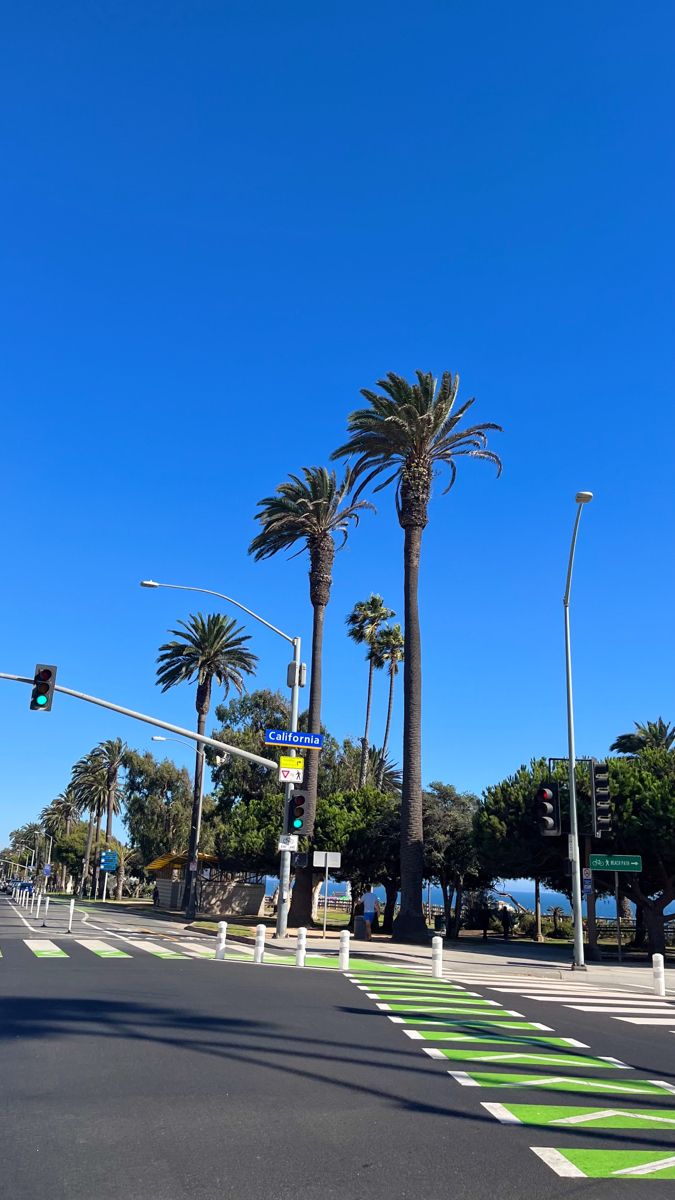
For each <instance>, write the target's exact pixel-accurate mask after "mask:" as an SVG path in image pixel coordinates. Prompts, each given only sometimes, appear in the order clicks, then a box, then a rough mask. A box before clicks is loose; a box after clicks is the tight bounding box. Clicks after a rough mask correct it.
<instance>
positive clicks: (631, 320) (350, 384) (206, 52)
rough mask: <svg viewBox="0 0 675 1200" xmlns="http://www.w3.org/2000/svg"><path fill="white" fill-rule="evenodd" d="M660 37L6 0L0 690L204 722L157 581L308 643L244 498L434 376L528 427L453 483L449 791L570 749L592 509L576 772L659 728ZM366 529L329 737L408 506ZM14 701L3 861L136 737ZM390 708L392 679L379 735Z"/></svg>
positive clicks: (667, 695) (266, 648)
mask: <svg viewBox="0 0 675 1200" xmlns="http://www.w3.org/2000/svg"><path fill="white" fill-rule="evenodd" d="M674 23H675V22H674V19H673V8H672V4H671V3H670V2H669V0H653V2H652V3H650V4H649V5H647V6H642V8H641V9H639V10H638V9H637V8H636V7H635V5H634V4H632V3H627V2H626V0H618V2H617V0H611V3H610V2H609V0H598V2H597V3H594V4H592V5H589V4H587V3H571V4H566V5H551V4H543V5H542V4H541V3H535V2H533V0H529V2H525V0H524V2H521V3H519V4H516V5H504V4H503V3H497V2H496V0H494V2H482V3H476V4H463V3H459V2H458V0H443V2H427V3H423V4H421V5H416V6H415V5H413V6H411V5H410V4H408V3H405V4H404V3H401V2H399V0H394V2H393V3H392V2H391V0H388V2H387V3H386V4H385V3H380V2H379V0H374V2H372V3H368V4H365V5H364V4H353V3H352V4H346V5H345V4H340V5H338V4H325V3H324V4H316V3H315V2H313V3H308V2H302V3H301V2H294V0H291V2H290V3H288V4H283V5H280V4H279V3H277V2H276V0H274V2H272V0H263V2H258V3H252V2H251V0H245V2H244V0H181V2H178V0H161V3H160V2H159V0H156V2H154V0H152V2H151V0H136V2H135V3H133V4H124V3H118V2H116V0H98V2H97V3H95V4H90V3H83V2H82V0H77V2H74V0H49V2H46V0H42V2H32V0H26V3H23V4H20V5H13V6H10V7H7V8H6V9H5V13H4V22H3V37H2V46H1V47H0V80H1V83H0V88H1V92H2V104H1V112H2V163H3V187H2V194H1V198H0V218H1V223H2V230H3V238H2V251H1V254H2V271H1V277H2V288H1V293H0V297H1V300H0V302H1V304H2V313H1V320H0V359H1V362H2V385H3V386H2V392H3V400H4V404H3V409H4V417H3V424H2V443H1V447H2V473H1V478H2V485H3V491H4V502H3V515H4V522H3V525H4V529H3V540H4V552H3V560H4V567H5V571H4V583H3V587H2V592H1V603H2V608H3V628H4V634H5V636H4V639H3V644H4V649H3V651H2V656H1V657H2V666H1V668H0V669H2V670H5V671H13V672H17V673H25V674H30V673H32V669H33V665H34V663H35V662H36V661H37V660H42V661H53V662H55V663H57V664H58V666H59V679H60V682H62V683H64V684H66V685H70V686H73V687H75V688H80V689H82V690H84V691H91V692H94V693H98V694H103V695H106V696H109V697H111V698H113V699H116V700H117V701H119V702H121V703H126V704H129V705H131V706H132V707H137V708H140V709H144V710H146V711H147V710H151V711H154V712H156V713H157V714H158V715H165V716H166V717H167V718H168V719H169V720H174V721H176V722H178V723H181V724H185V725H188V726H191V725H192V724H193V721H194V695H193V693H192V692H191V691H190V689H188V688H187V687H185V688H182V689H178V690H175V691H174V692H173V693H172V694H169V695H167V696H162V694H161V693H160V692H159V689H158V688H157V687H156V686H155V684H154V660H155V656H156V651H157V647H158V645H159V644H160V642H162V641H163V640H164V638H165V636H166V631H167V629H168V628H169V627H171V626H172V625H173V624H174V622H175V621H176V619H177V618H179V617H185V616H187V614H188V612H189V611H190V607H191V606H190V603H189V602H188V601H187V600H186V599H184V598H181V597H180V596H177V595H175V594H172V593H168V592H165V593H161V592H146V591H141V590H140V589H139V587H138V580H139V579H140V578H142V577H145V576H153V577H154V578H157V579H166V580H171V581H176V582H185V583H195V584H200V583H201V584H203V585H204V586H207V587H209V586H210V587H214V588H216V589H222V590H224V591H227V592H230V593H231V594H233V595H235V596H237V597H239V598H241V599H242V600H243V601H244V602H245V603H248V604H250V605H251V606H252V607H256V606H258V607H259V608H260V609H261V610H262V611H263V612H264V614H265V615H266V616H268V617H269V618H270V619H271V620H272V621H274V622H275V623H278V624H279V625H281V626H282V627H284V628H287V629H288V630H289V631H291V632H295V631H299V632H300V633H301V634H302V635H303V637H304V638H305V639H306V644H307V648H309V634H310V629H311V610H310V607H309V599H308V588H307V578H306V562H305V560H304V559H295V560H294V561H292V562H290V563H287V562H285V561H278V562H274V563H262V564H255V563H253V562H252V561H251V560H250V559H249V558H248V557H247V554H246V548H247V545H248V543H249V541H250V538H251V536H252V534H253V532H254V526H253V522H252V514H253V510H254V507H255V503H256V501H257V500H258V499H259V497H261V496H263V495H265V494H268V493H269V492H270V491H271V490H273V488H274V486H275V485H276V484H277V483H278V482H279V481H280V480H281V479H283V478H284V477H285V476H286V474H287V473H288V472H289V471H291V470H297V469H298V468H299V467H301V466H303V465H304V464H314V463H322V462H325V461H326V460H327V458H328V455H329V453H330V451H331V450H332V449H333V447H334V446H335V445H336V444H337V443H338V442H340V441H342V440H343V438H344V435H345V418H346V415H347V413H348V412H349V411H350V410H351V409H352V408H354V407H356V406H357V404H358V400H359V397H358V391H359V388H360V387H363V386H368V385H372V384H373V383H374V382H375V381H376V380H377V379H378V378H380V377H381V376H382V375H383V374H384V373H385V372H386V371H388V370H395V371H398V372H400V373H402V374H406V375H410V374H412V372H413V371H414V369H415V368H417V367H421V368H423V369H425V370H432V371H434V372H437V373H440V372H441V371H442V370H443V369H446V368H448V369H451V370H452V371H457V372H459V373H460V376H461V379H462V396H463V397H464V398H467V397H469V396H471V395H475V396H476V397H477V400H476V404H475V406H474V409H473V414H475V419H476V420H492V421H498V422H500V423H502V424H503V425H504V428H505V432H504V434H503V435H502V436H498V437H495V439H494V443H493V444H494V447H495V448H496V449H498V450H499V452H500V453H501V454H502V455H503V459H504V474H503V476H502V478H501V479H500V480H496V479H495V477H494V471H493V469H492V468H491V467H489V466H487V465H484V464H480V463H471V462H464V463H461V465H460V473H459V479H458V482H457V485H456V488H455V489H454V491H453V492H452V493H451V494H450V495H449V496H446V497H442V496H441V495H440V487H437V488H436V493H435V495H434V498H433V501H432V504H431V514H430V516H431V519H430V524H429V528H428V530H427V533H426V535H425V540H424V553H423V565H422V595H421V601H422V618H423V636H424V650H425V670H424V714H425V721H424V777H425V781H427V782H428V781H430V780H432V779H438V778H440V779H444V780H451V781H453V782H454V783H455V784H456V785H458V786H459V787H461V788H473V789H477V790H480V789H482V788H483V787H484V786H485V785H486V784H489V783H490V782H494V781H496V780H498V779H499V778H501V777H502V776H503V775H504V774H506V773H508V772H510V771H512V770H513V769H515V768H516V767H517V766H518V765H519V763H521V762H522V761H523V760H527V759H528V758H529V757H530V756H531V755H534V754H551V755H556V754H557V755H561V754H563V753H564V750H565V709H564V671H563V668H564V663H563V642H562V606H561V598H562V589H563V579H564V571H565V565H566V555H567V549H568V545H569V538H570V533H571V526H572V521H573V517H574V494H575V492H576V490H577V489H578V488H581V487H583V488H590V489H591V490H593V491H594V493H595V500H594V502H593V504H592V505H591V506H590V508H589V509H588V511H587V512H586V513H585V514H584V521H583V524H582V531H581V534H582V536H581V540H580V546H579V553H578V558H577V573H576V578H575V588H574V596H573V637H574V655H575V685H576V704H577V740H578V751H579V753H580V754H595V755H601V754H603V752H605V751H606V749H607V747H608V745H609V742H610V741H611V740H612V739H613V737H614V736H615V735H616V734H617V733H619V732H621V731H623V730H625V729H628V728H630V727H631V725H632V722H633V721H634V720H636V719H641V720H644V719H648V718H655V717H656V716H658V715H659V714H662V715H663V716H664V717H665V718H669V719H675V703H674V702H673V678H674V677H675V671H674V668H675V659H674V653H673V621H672V614H673V591H674V583H675V579H674V572H673V547H672V534H673V516H674V513H673V508H674V504H673V495H674V490H673V461H674V455H673V433H674V432H675V430H674V420H673V407H672V406H673V399H672V397H673V359H672V352H671V347H672V281H673V222H672V211H673V187H672V181H673V155H672V124H671V121H672V111H673V100H674V99H675V97H674V96H673V91H674V89H673V83H672V44H673V32H674V29H673V25H674ZM669 76H670V77H669ZM378 508H379V511H378V514H377V516H369V517H366V519H365V520H364V521H363V524H362V526H361V528H360V529H359V530H358V531H357V532H356V533H355V534H354V535H353V537H352V538H351V540H350V543H349V546H348V548H347V549H346V550H345V551H343V552H342V553H341V554H340V555H339V556H338V558H337V561H336V565H335V583H334V587H333V595H332V600H331V604H330V608H329V612H328V619H327V628H326V662H325V720H326V723H327V725H328V726H329V727H330V728H331V730H333V731H334V732H335V733H336V734H337V735H338V736H343V735H346V734H352V735H358V734H359V732H360V727H361V721H362V713H363V704H364V693H365V681H366V677H365V666H364V663H363V660H362V656H361V654H360V652H359V650H358V649H356V648H354V647H352V646H351V644H350V643H349V642H348V641H347V640H346V638H345V635H344V617H345V614H346V612H347V611H348V610H349V608H350V607H351V605H352V604H353V603H354V601H355V600H357V599H359V598H362V597H365V596H367V595H368V594H369V593H370V592H371V591H373V590H374V591H379V592H381V593H382V594H383V595H384V597H385V599H386V600H387V602H388V603H389V604H390V605H391V606H392V607H393V608H396V609H397V610H398V611H399V613H401V615H402V612H401V608H402V589H401V579H402V570H401V568H402V536H401V530H400V529H399V528H398V525H397V523H396V521H395V517H394V513H393V496H392V495H391V494H389V493H385V494H382V495H381V496H380V497H379V501H378ZM193 607H194V605H193ZM203 608H204V611H210V607H209V605H208V602H206V601H205V602H204V605H203ZM251 632H252V633H253V634H254V646H255V649H256V650H257V652H258V653H259V655H260V657H261V666H260V673H259V677H258V679H259V683H260V684H261V685H266V686H272V687H273V686H275V685H277V684H280V683H283V681H284V678H285V664H286V660H287V653H286V648H285V646H284V644H283V643H282V642H281V641H280V640H278V639H276V638H275V637H274V636H273V635H271V634H267V633H266V632H265V631H264V630H259V629H257V628H254V627H251ZM28 699H29V696H28V689H26V688H21V687H19V685H15V684H10V683H1V682H0V720H1V722H2V733H3V737H2V754H1V755H0V803H1V806H2V811H1V814H0V842H2V841H3V840H4V839H5V837H6V834H7V832H8V830H9V829H10V828H12V827H14V826H15V825H17V824H19V823H21V822H23V821H25V820H28V819H31V818H33V817H34V816H35V815H36V813H37V812H38V811H39V810H40V809H41V808H42V807H43V805H45V804H46V803H48V802H49V801H50V800H51V799H52V798H53V797H54V795H55V794H57V793H58V792H59V791H60V790H61V789H62V788H63V786H64V785H65V784H66V783H67V781H68V777H69V770H70V766H71V764H72V763H73V762H74V760H76V759H77V758H78V757H79V756H80V755H81V754H83V753H84V752H85V751H87V750H89V749H90V748H91V747H92V746H93V745H94V744H95V743H96V742H97V741H99V740H101V739H103V738H106V737H112V736H116V735H121V736H123V737H125V738H126V739H127V740H128V741H129V742H130V743H131V744H132V745H136V746H138V747H139V748H144V747H147V746H148V745H150V742H149V737H150V733H151V730H149V729H147V728H146V727H144V726H138V725H134V724H133V723H131V722H129V721H125V720H122V719H119V720H118V719H115V718H112V717H111V716H108V715H106V714H105V713H103V712H102V711H100V710H96V709H93V708H90V707H88V706H85V705H82V704H79V703H77V702H75V701H73V700H70V699H68V698H66V697H60V698H57V700H56V703H55V705H54V708H53V710H52V712H51V714H48V715H44V716H40V715H38V714H36V713H31V712H29V709H28ZM384 700H385V681H384V679H382V680H380V681H379V684H378V691H377V698H376V711H375V722H374V736H375V738H376V740H377V739H378V738H381V727H382V725H383V719H384ZM399 745H400V705H399V708H398V711H397V725H396V730H395V735H394V739H393V749H394V751H395V752H398V748H399ZM173 749H175V751H176V758H177V760H178V761H180V762H189V761H190V757H191V756H190V755H189V753H188V752H187V751H186V752H185V755H183V751H182V749H181V748H180V747H178V746H176V747H173Z"/></svg>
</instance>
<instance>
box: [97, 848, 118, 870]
mask: <svg viewBox="0 0 675 1200" xmlns="http://www.w3.org/2000/svg"><path fill="white" fill-rule="evenodd" d="M118 863H119V854H118V853H117V851H116V850H102V851H101V870H102V871H116V870H117V864H118Z"/></svg>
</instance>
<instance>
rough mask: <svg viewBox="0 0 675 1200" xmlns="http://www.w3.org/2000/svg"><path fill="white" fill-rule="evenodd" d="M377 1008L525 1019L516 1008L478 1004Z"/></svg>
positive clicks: (419, 1014) (381, 1006)
mask: <svg viewBox="0 0 675 1200" xmlns="http://www.w3.org/2000/svg"><path fill="white" fill-rule="evenodd" d="M375 1007H376V1008H379V1009H380V1012H387V1013H389V1012H391V1013H407V1014H408V1016H410V1017H414V1018H417V1017H427V1016H428V1017H434V1016H445V1015H446V1014H448V1013H450V1014H456V1013H459V1014H461V1015H462V1016H466V1017H471V1016H476V1017H480V1018H481V1019H482V1020H487V1019H489V1020H490V1021H493V1020H494V1021H501V1020H507V1019H508V1018H509V1017H519V1018H520V1019H521V1020H522V1019H523V1014H522V1013H521V1012H517V1011H516V1009H514V1008H499V1006H496V1007H493V1006H492V1005H476V1004H464V1003H462V1004H460V1003H459V1002H457V1003H456V1004H455V1003H452V1004H387V1003H385V1002H384V1001H379V1002H378V1003H377V1004H376V1006H375ZM544 1028H545V1027H544Z"/></svg>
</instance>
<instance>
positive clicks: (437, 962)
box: [431, 937, 443, 979]
mask: <svg viewBox="0 0 675 1200" xmlns="http://www.w3.org/2000/svg"><path fill="white" fill-rule="evenodd" d="M431 974H432V975H433V977H434V979H442V978H443V938H442V937H434V938H432V939H431Z"/></svg>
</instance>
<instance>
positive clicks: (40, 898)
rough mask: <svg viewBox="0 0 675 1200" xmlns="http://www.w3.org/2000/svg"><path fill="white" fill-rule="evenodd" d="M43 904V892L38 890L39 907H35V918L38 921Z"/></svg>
mask: <svg viewBox="0 0 675 1200" xmlns="http://www.w3.org/2000/svg"><path fill="white" fill-rule="evenodd" d="M41 904H42V892H38V898H37V907H36V909H35V920H36V921H37V920H38V918H39V916H40V905H41Z"/></svg>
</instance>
